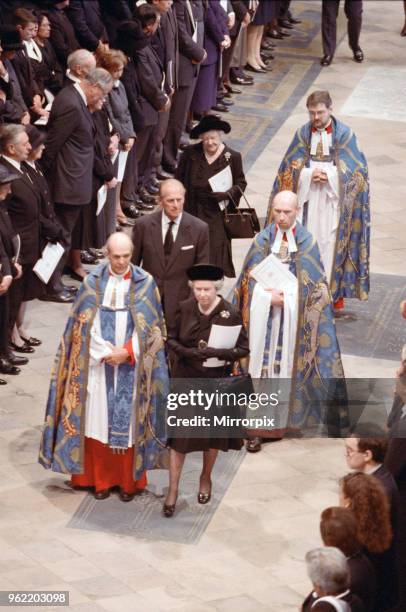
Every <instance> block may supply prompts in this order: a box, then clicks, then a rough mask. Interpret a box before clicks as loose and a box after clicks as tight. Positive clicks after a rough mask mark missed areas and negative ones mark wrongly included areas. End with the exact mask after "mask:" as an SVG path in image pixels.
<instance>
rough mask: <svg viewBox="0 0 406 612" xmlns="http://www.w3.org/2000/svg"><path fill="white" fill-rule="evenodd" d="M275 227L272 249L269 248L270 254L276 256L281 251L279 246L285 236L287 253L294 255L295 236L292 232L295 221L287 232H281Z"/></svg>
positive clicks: (295, 248) (295, 249)
mask: <svg viewBox="0 0 406 612" xmlns="http://www.w3.org/2000/svg"><path fill="white" fill-rule="evenodd" d="M276 227H277V231H276V236H275V240H274V243H273V245H272V248H271V251H272V253H276V254H277V253H279V251H280V250H281V244H282V240H283V236H284V234H286V238H287V240H288V251H289V253H296V251H297V245H296V238H295V234H294V233H293V230H294V229H295V227H296V221H295V223H294V224H293V225H292V227H290V228H289V229H287V230H281V228H280V227H279V225H277V226H276Z"/></svg>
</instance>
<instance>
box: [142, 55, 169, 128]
mask: <svg viewBox="0 0 406 612" xmlns="http://www.w3.org/2000/svg"><path fill="white" fill-rule="evenodd" d="M135 66H136V70H137V75H138V83H139V85H140V97H139V103H140V107H141V113H142V115H143V117H144V122H145V126H149V125H156V124H157V123H158V112H159V110H160V109H161V108H162V107H163V106H165V104H166V102H167V100H168V96H167V95H166V94H165V92H164V91H163V89H162V81H163V76H164V71H163V65H162V64H161V62H160V60H159V57H158V55H157V53H156V52H155V51H154V49H153V48H152V46H151V45H148V46H146V47H144V48H143V49H140V50H139V51H138V53H137V55H136V57H135Z"/></svg>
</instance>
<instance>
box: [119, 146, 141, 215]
mask: <svg viewBox="0 0 406 612" xmlns="http://www.w3.org/2000/svg"><path fill="white" fill-rule="evenodd" d="M137 143H138V140H137V141H136V142H135V143H134V145H133V148H132V149H131V151H130V152H129V154H128V157H127V163H126V166H125V171H124V176H123V182H122V184H121V192H120V200H121V203H122V204H123V206H124V207H125V206H130V204H134V202H135V201H136V199H137V189H138V161H137V146H138V144H137Z"/></svg>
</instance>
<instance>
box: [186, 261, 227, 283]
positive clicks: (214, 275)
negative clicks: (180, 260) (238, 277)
mask: <svg viewBox="0 0 406 612" xmlns="http://www.w3.org/2000/svg"><path fill="white" fill-rule="evenodd" d="M186 274H187V276H188V278H189V280H191V281H197V280H202V281H218V280H222V279H223V277H224V270H223V268H220V267H219V266H212V265H211V264H196V265H195V266H192V267H191V268H188V269H187V271H186Z"/></svg>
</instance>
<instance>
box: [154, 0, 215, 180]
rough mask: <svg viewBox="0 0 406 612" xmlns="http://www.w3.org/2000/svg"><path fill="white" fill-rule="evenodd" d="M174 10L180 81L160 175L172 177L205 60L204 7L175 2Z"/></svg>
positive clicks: (197, 0)
mask: <svg viewBox="0 0 406 612" xmlns="http://www.w3.org/2000/svg"><path fill="white" fill-rule="evenodd" d="M174 11H175V14H176V20H177V24H178V36H179V81H178V89H177V91H176V92H175V94H174V95H173V98H172V105H171V111H170V115H169V125H168V130H167V132H166V136H165V140H164V147H163V157H162V170H163V171H164V174H163V176H169V175H171V174H174V172H175V169H176V165H177V158H178V147H179V143H180V139H181V136H182V131H183V130H184V128H185V125H186V117H187V113H188V111H189V107H190V103H191V101H192V97H193V93H194V90H195V87H196V81H197V77H198V75H199V65H200V64H201V63H202V62H203V61H204V60H205V59H206V57H207V54H206V51H205V50H204V48H203V40H204V6H203V2H202V0H176V2H175V3H174Z"/></svg>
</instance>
